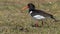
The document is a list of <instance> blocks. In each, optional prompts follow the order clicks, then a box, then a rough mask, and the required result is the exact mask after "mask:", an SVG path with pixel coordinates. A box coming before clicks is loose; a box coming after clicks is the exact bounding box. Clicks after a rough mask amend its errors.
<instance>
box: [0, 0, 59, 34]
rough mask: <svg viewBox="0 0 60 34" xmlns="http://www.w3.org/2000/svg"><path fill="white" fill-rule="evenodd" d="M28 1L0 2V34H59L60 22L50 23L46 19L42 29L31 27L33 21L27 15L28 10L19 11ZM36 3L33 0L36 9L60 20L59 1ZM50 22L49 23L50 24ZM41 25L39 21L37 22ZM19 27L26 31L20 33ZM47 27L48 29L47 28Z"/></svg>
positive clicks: (9, 0)
mask: <svg viewBox="0 0 60 34" xmlns="http://www.w3.org/2000/svg"><path fill="white" fill-rule="evenodd" d="M29 2H31V1H30V0H26V1H24V0H17V1H16V0H0V34H60V22H52V21H51V19H47V21H46V23H47V24H46V23H45V24H44V27H31V24H34V22H35V20H34V19H32V17H31V16H30V15H29V14H28V10H24V11H23V12H22V11H21V9H22V7H24V6H26V4H27V3H29ZM50 2H51V3H49V2H48V1H40V4H39V7H38V5H37V3H38V2H37V1H35V0H33V1H32V3H34V4H35V6H36V8H37V9H41V10H44V11H45V12H47V13H50V14H53V15H54V16H55V18H56V19H60V15H59V14H60V1H59V0H57V1H50ZM50 21H51V22H50ZM39 25H41V21H40V22H39ZM21 26H22V27H23V28H24V29H25V28H27V29H28V30H29V32H27V31H25V30H24V31H21V30H20V28H21ZM48 26H49V27H48Z"/></svg>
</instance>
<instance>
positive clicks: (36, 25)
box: [32, 24, 40, 27]
mask: <svg viewBox="0 0 60 34" xmlns="http://www.w3.org/2000/svg"><path fill="white" fill-rule="evenodd" d="M32 27H40V26H39V25H38V24H34V25H32Z"/></svg>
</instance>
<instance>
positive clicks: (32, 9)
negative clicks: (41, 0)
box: [27, 3, 56, 26]
mask: <svg viewBox="0 0 60 34" xmlns="http://www.w3.org/2000/svg"><path fill="white" fill-rule="evenodd" d="M27 6H28V8H29V14H30V15H31V16H32V17H33V18H34V19H36V20H43V19H45V18H51V19H54V20H55V21H56V19H55V18H54V17H53V15H51V14H49V13H46V12H44V11H42V10H37V9H35V6H34V4H32V3H29V4H28V5H27ZM35 25H36V26H38V25H37V23H36V24H35ZM42 25H43V21H42Z"/></svg>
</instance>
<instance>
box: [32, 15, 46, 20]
mask: <svg viewBox="0 0 60 34" xmlns="http://www.w3.org/2000/svg"><path fill="white" fill-rule="evenodd" d="M33 18H35V19H45V17H44V16H41V15H35V16H33Z"/></svg>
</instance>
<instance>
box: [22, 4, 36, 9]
mask: <svg viewBox="0 0 60 34" xmlns="http://www.w3.org/2000/svg"><path fill="white" fill-rule="evenodd" d="M27 8H29V10H34V9H35V6H34V4H33V3H28V4H27V6H25V7H24V8H22V10H25V9H27Z"/></svg>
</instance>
